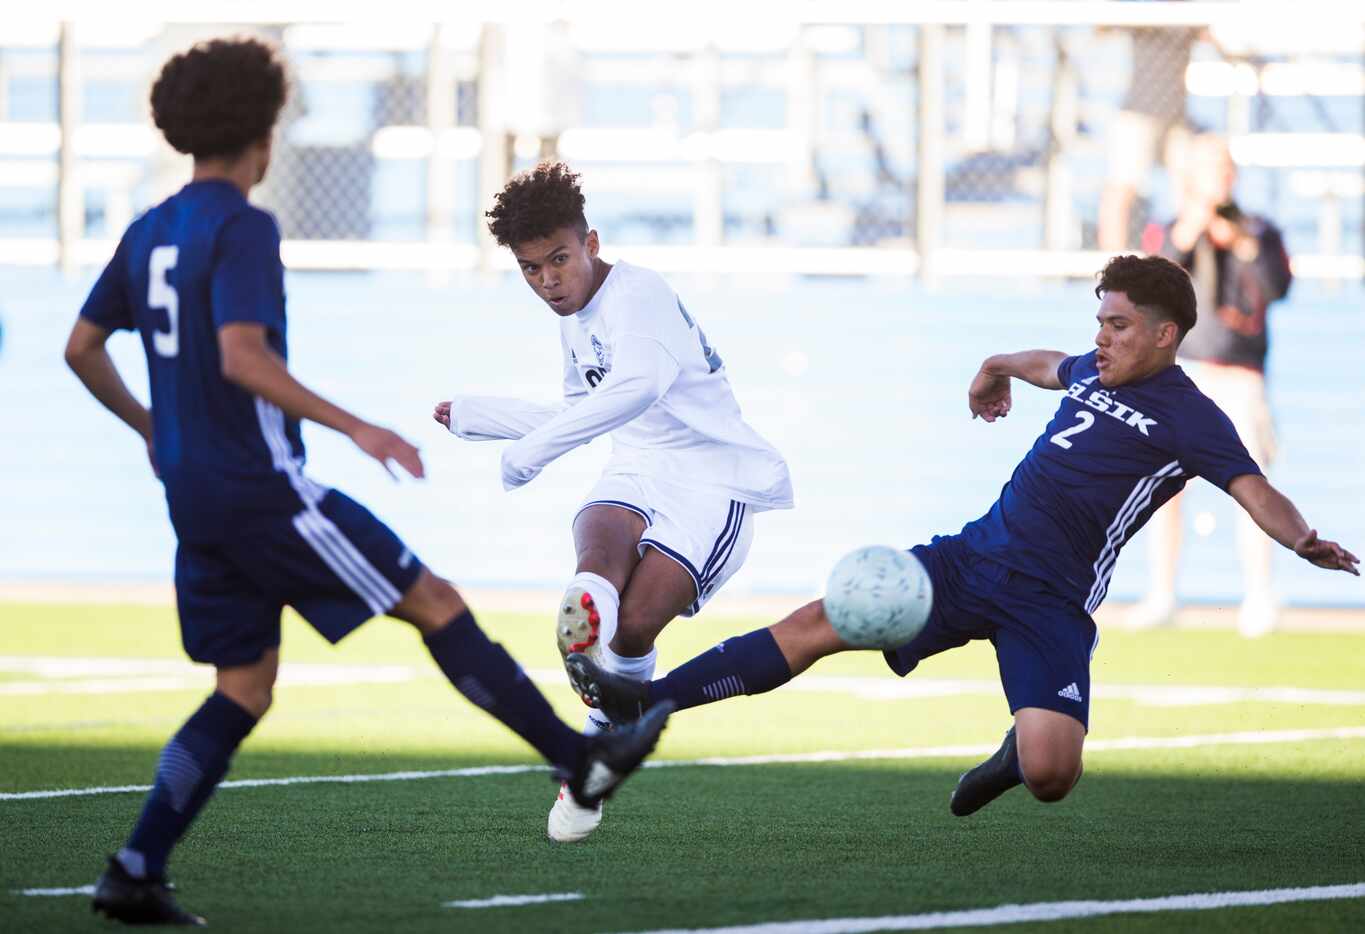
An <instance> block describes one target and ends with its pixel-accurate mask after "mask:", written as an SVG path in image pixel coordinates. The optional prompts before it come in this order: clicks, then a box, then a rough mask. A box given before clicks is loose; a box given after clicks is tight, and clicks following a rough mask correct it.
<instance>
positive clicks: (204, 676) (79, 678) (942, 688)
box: [0, 655, 1365, 707]
mask: <svg viewBox="0 0 1365 934" xmlns="http://www.w3.org/2000/svg"><path fill="white" fill-rule="evenodd" d="M0 672H7V673H11V674H26V675H32V676H33V677H34V678H35V679H37V680H33V681H9V682H0V696H6V695H10V696H13V695H21V696H31V695H41V694H131V693H140V692H149V691H193V690H202V689H205V688H207V687H208V686H209V685H210V684H211V683H212V680H211V676H212V671H210V670H209V669H208V668H207V667H205V666H202V665H193V664H191V663H189V662H187V661H184V660H181V659H166V658H78V657H68V656H61V655H0ZM527 674H529V675H530V676H531V679H532V680H533V681H535V682H536V683H537V684H556V685H558V684H563V683H564V672H563V670H562V669H559V668H554V669H550V668H535V669H531V670H529V671H527ZM439 677H440V674H439V672H437V671H436V669H434V668H430V669H428V668H424V667H411V666H407V665H344V664H326V663H315V662H285V663H284V664H283V665H281V666H280V676H279V682H278V683H279V685H280V686H281V687H297V686H307V685H314V686H317V685H334V684H407V683H411V682H414V681H425V680H434V679H437V678H439ZM783 690H784V691H789V692H790V691H797V692H801V693H806V694H846V695H849V696H850V697H857V698H860V699H863V700H877V701H896V700H915V699H921V698H928V697H962V696H974V697H998V696H999V695H1000V684H999V682H997V681H989V680H971V679H948V678H911V679H908V680H900V679H897V678H891V677H869V676H839V675H805V676H803V677H801V678H798V679H796V680H795V681H792V682H791V683H790V684H788V685H787V686H786V687H784V688H783ZM1091 693H1092V694H1093V695H1094V696H1095V698H1096V699H1098V700H1123V701H1131V702H1132V703H1135V704H1142V705H1145V706H1151V707H1205V706H1214V705H1226V704H1245V703H1267V704H1297V705H1305V704H1314V705H1318V704H1320V705H1328V706H1338V707H1365V691H1352V690H1327V689H1322V688H1302V687H1292V686H1276V687H1240V686H1237V685H1231V686H1216V685H1198V684H1095V685H1092V686H1091Z"/></svg>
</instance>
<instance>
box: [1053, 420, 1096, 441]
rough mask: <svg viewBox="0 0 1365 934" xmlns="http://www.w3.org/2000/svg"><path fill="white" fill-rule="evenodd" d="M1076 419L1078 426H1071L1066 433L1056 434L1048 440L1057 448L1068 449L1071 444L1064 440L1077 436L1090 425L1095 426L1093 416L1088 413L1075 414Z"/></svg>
mask: <svg viewBox="0 0 1365 934" xmlns="http://www.w3.org/2000/svg"><path fill="white" fill-rule="evenodd" d="M1076 418H1077V419H1079V421H1080V423H1079V424H1077V425H1073V426H1071V427H1070V428H1068V429H1067V430H1066V431H1059V432H1057V433H1056V434H1055V435H1053V436H1052V437H1051V438H1048V440H1049V441H1051V442H1052V443H1053V444H1055V445H1057V447H1059V448H1070V447H1071V442H1070V441H1068V440H1066V439H1067V438H1070V437H1071V436H1072V435H1078V434H1080V433H1081V432H1083V431H1085V430H1086V429H1087V428H1089V427H1090V426H1091V425H1093V424H1095V416H1094V415H1092V414H1091V413H1089V412H1077V413H1076Z"/></svg>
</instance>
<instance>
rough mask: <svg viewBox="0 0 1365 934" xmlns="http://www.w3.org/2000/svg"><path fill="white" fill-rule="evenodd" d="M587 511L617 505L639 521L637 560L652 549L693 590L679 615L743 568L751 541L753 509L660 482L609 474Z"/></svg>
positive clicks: (596, 488) (686, 613) (692, 613)
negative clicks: (679, 572)
mask: <svg viewBox="0 0 1365 934" xmlns="http://www.w3.org/2000/svg"><path fill="white" fill-rule="evenodd" d="M589 506H618V507H620V508H621V509H629V510H630V511H631V512H633V513H636V514H637V515H639V516H640V518H642V519H644V520H645V532H644V534H643V535H641V536H640V544H639V546H638V547H639V551H640V557H642V558H643V557H644V554H645V549H647V548H655V549H657V550H658V551H659V552H660V553H661V554H664V555H667V556H668V557H670V558H672V559H673V560H674V561H676V562H677V563H678V564H679V565H681V566H682V568H683V570H685V571H686V572H687V573H688V575H690V576H691V578H692V583H693V584H695V585H696V588H697V599H696V600H695V601H694V602H693V603H692V605H691V606H690V607H688V608H687V609H686V610H683V613H682V615H683V616H695V615H696V614H697V613H698V612H700V611H701V608H702V607H703V606H705V605H706V602H707V601H708V600H710V599H711V595H712V594H714V593H715V592H716V591H718V590H720V588H721V587H723V586H724V585H725V582H726V581H728V580H729V579H730V578H731V577H733V576H734V574H735V572H736V571H738V570H739V569H740V567H742V566H743V564H744V559H745V558H747V557H748V556H749V546H750V545H752V544H753V542H754V516H753V509H752V508H751V507H750V506H749V505H748V504H746V503H741V502H737V501H736V500H732V499H726V498H724V497H722V496H717V495H716V494H714V493H704V492H700V491H698V490H694V489H690V488H688V487H684V486H679V485H678V484H676V483H669V482H668V481H666V480H657V479H654V478H652V477H642V476H639V475H638V474H630V475H627V474H609V475H607V476H605V477H603V478H602V479H601V480H599V481H597V485H596V486H594V487H593V488H592V491H591V492H590V493H589V494H588V498H587V499H586V500H584V501H583V505H582V506H579V507H578V512H582V511H583V510H584V509H587V508H588V507H589ZM574 518H575V519H577V518H578V514H577V513H575V514H574Z"/></svg>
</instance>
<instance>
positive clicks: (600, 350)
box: [589, 334, 607, 366]
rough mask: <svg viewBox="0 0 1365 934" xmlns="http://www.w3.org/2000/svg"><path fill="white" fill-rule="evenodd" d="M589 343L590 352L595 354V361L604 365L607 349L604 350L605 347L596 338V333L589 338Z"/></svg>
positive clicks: (605, 363)
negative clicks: (590, 346) (590, 345)
mask: <svg viewBox="0 0 1365 934" xmlns="http://www.w3.org/2000/svg"><path fill="white" fill-rule="evenodd" d="M589 343H591V344H592V352H593V353H595V354H597V362H598V363H600V364H601V365H602V366H606V365H607V351H606V348H604V347H603V346H602V342H601V341H599V340H598V339H597V335H596V334H594V335H593V336H592V337H591V338H590V339H589Z"/></svg>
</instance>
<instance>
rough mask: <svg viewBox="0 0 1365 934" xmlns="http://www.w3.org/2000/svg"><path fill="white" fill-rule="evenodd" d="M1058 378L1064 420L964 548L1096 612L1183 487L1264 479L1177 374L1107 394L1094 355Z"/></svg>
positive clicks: (1061, 370) (1072, 361) (1017, 472)
mask: <svg viewBox="0 0 1365 934" xmlns="http://www.w3.org/2000/svg"><path fill="white" fill-rule="evenodd" d="M1057 378H1058V379H1059V380H1060V381H1061V383H1062V385H1063V386H1065V387H1067V389H1066V396H1065V397H1064V398H1063V399H1062V403H1061V405H1060V406H1059V407H1058V409H1057V414H1055V415H1054V416H1053V417H1052V421H1050V422H1049V423H1048V426H1047V430H1046V431H1044V432H1043V434H1042V435H1040V436H1039V438H1038V440H1037V441H1035V442H1034V443H1033V448H1032V449H1031V450H1030V451H1029V452H1028V454H1027V455H1026V456H1025V457H1024V459H1023V460H1022V461H1020V462H1019V466H1018V467H1016V468H1015V469H1014V475H1013V476H1012V477H1010V481H1009V483H1007V484H1005V487H1004V489H1003V490H1001V491H1000V498H999V499H998V500H997V501H996V503H995V505H994V506H992V507H991V510H990V512H988V513H987V514H986V515H985V516H982V517H981V518H980V519H977V520H976V521H975V522H971V523H968V525H967V526H966V527H964V528H963V530H962V538H963V541H964V542H965V543H966V544H967V545H968V547H970V548H971V549H972V550H973V551H976V552H978V553H980V554H983V555H986V556H988V557H990V558H992V559H994V560H995V561H997V562H998V563H1000V564H1003V565H1004V566H1006V567H1008V568H1011V569H1013V570H1015V571H1019V572H1020V573H1023V574H1028V575H1031V576H1033V577H1036V578H1039V579H1041V580H1043V581H1045V582H1047V583H1048V584H1050V585H1051V586H1052V587H1054V588H1056V589H1057V590H1058V591H1059V592H1060V593H1062V594H1063V595H1064V596H1066V597H1068V598H1069V599H1071V600H1073V601H1074V602H1076V603H1077V604H1078V605H1080V606H1082V607H1084V609H1085V611H1086V612H1087V613H1093V612H1094V611H1095V609H1096V608H1097V607H1098V606H1099V605H1100V602H1101V601H1102V600H1104V595H1105V593H1106V592H1107V591H1108V588H1109V578H1110V575H1112V574H1113V572H1114V563H1115V561H1117V559H1118V555H1119V550H1120V549H1121V548H1122V547H1123V545H1124V543H1126V542H1127V541H1128V540H1129V539H1130V538H1132V536H1133V535H1134V534H1136V533H1137V531H1138V529H1140V528H1142V526H1143V525H1144V524H1145V523H1146V522H1147V520H1148V519H1149V518H1150V517H1151V515H1152V513H1154V512H1155V511H1156V510H1157V509H1158V508H1160V507H1161V505H1162V504H1163V503H1165V502H1166V501H1167V500H1169V499H1170V498H1171V497H1172V496H1174V495H1175V494H1176V493H1179V492H1180V490H1181V489H1182V488H1183V487H1184V486H1185V483H1186V481H1188V480H1189V479H1190V478H1191V477H1203V478H1205V479H1206V480H1208V481H1209V482H1210V483H1212V484H1214V485H1215V486H1217V487H1219V488H1220V489H1222V490H1226V489H1227V488H1228V484H1230V483H1231V482H1232V481H1233V480H1234V479H1236V478H1237V477H1239V476H1242V475H1243V474H1258V475H1259V474H1260V472H1261V471H1260V468H1258V467H1257V466H1256V462H1255V461H1253V460H1252V459H1251V455H1249V454H1248V453H1247V450H1246V448H1245V447H1244V446H1243V445H1242V442H1241V439H1239V438H1238V437H1237V431H1236V429H1234V428H1233V427H1232V422H1231V421H1229V420H1228V417H1227V416H1226V415H1224V414H1223V412H1222V410H1220V409H1219V408H1218V406H1216V405H1214V403H1213V401H1212V400H1210V399H1209V398H1208V397H1207V396H1205V395H1204V394H1203V393H1201V392H1200V391H1199V390H1198V389H1197V388H1196V387H1195V385H1194V383H1193V382H1192V381H1191V380H1190V378H1189V377H1188V376H1186V375H1185V372H1184V371H1183V370H1182V369H1181V368H1180V367H1179V366H1170V367H1167V368H1166V369H1164V370H1162V371H1161V372H1160V373H1157V374H1155V375H1153V376H1149V377H1148V378H1147V379H1144V380H1140V381H1138V382H1135V383H1129V384H1127V385H1124V386H1119V387H1117V388H1114V389H1108V388H1106V387H1104V386H1102V385H1101V384H1100V381H1099V371H1098V370H1097V369H1096V368H1095V352H1094V351H1092V352H1090V353H1088V354H1085V355H1084V356H1079V357H1067V358H1066V359H1065V360H1063V361H1062V362H1061V363H1060V364H1059V365H1058V367H1057Z"/></svg>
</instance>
